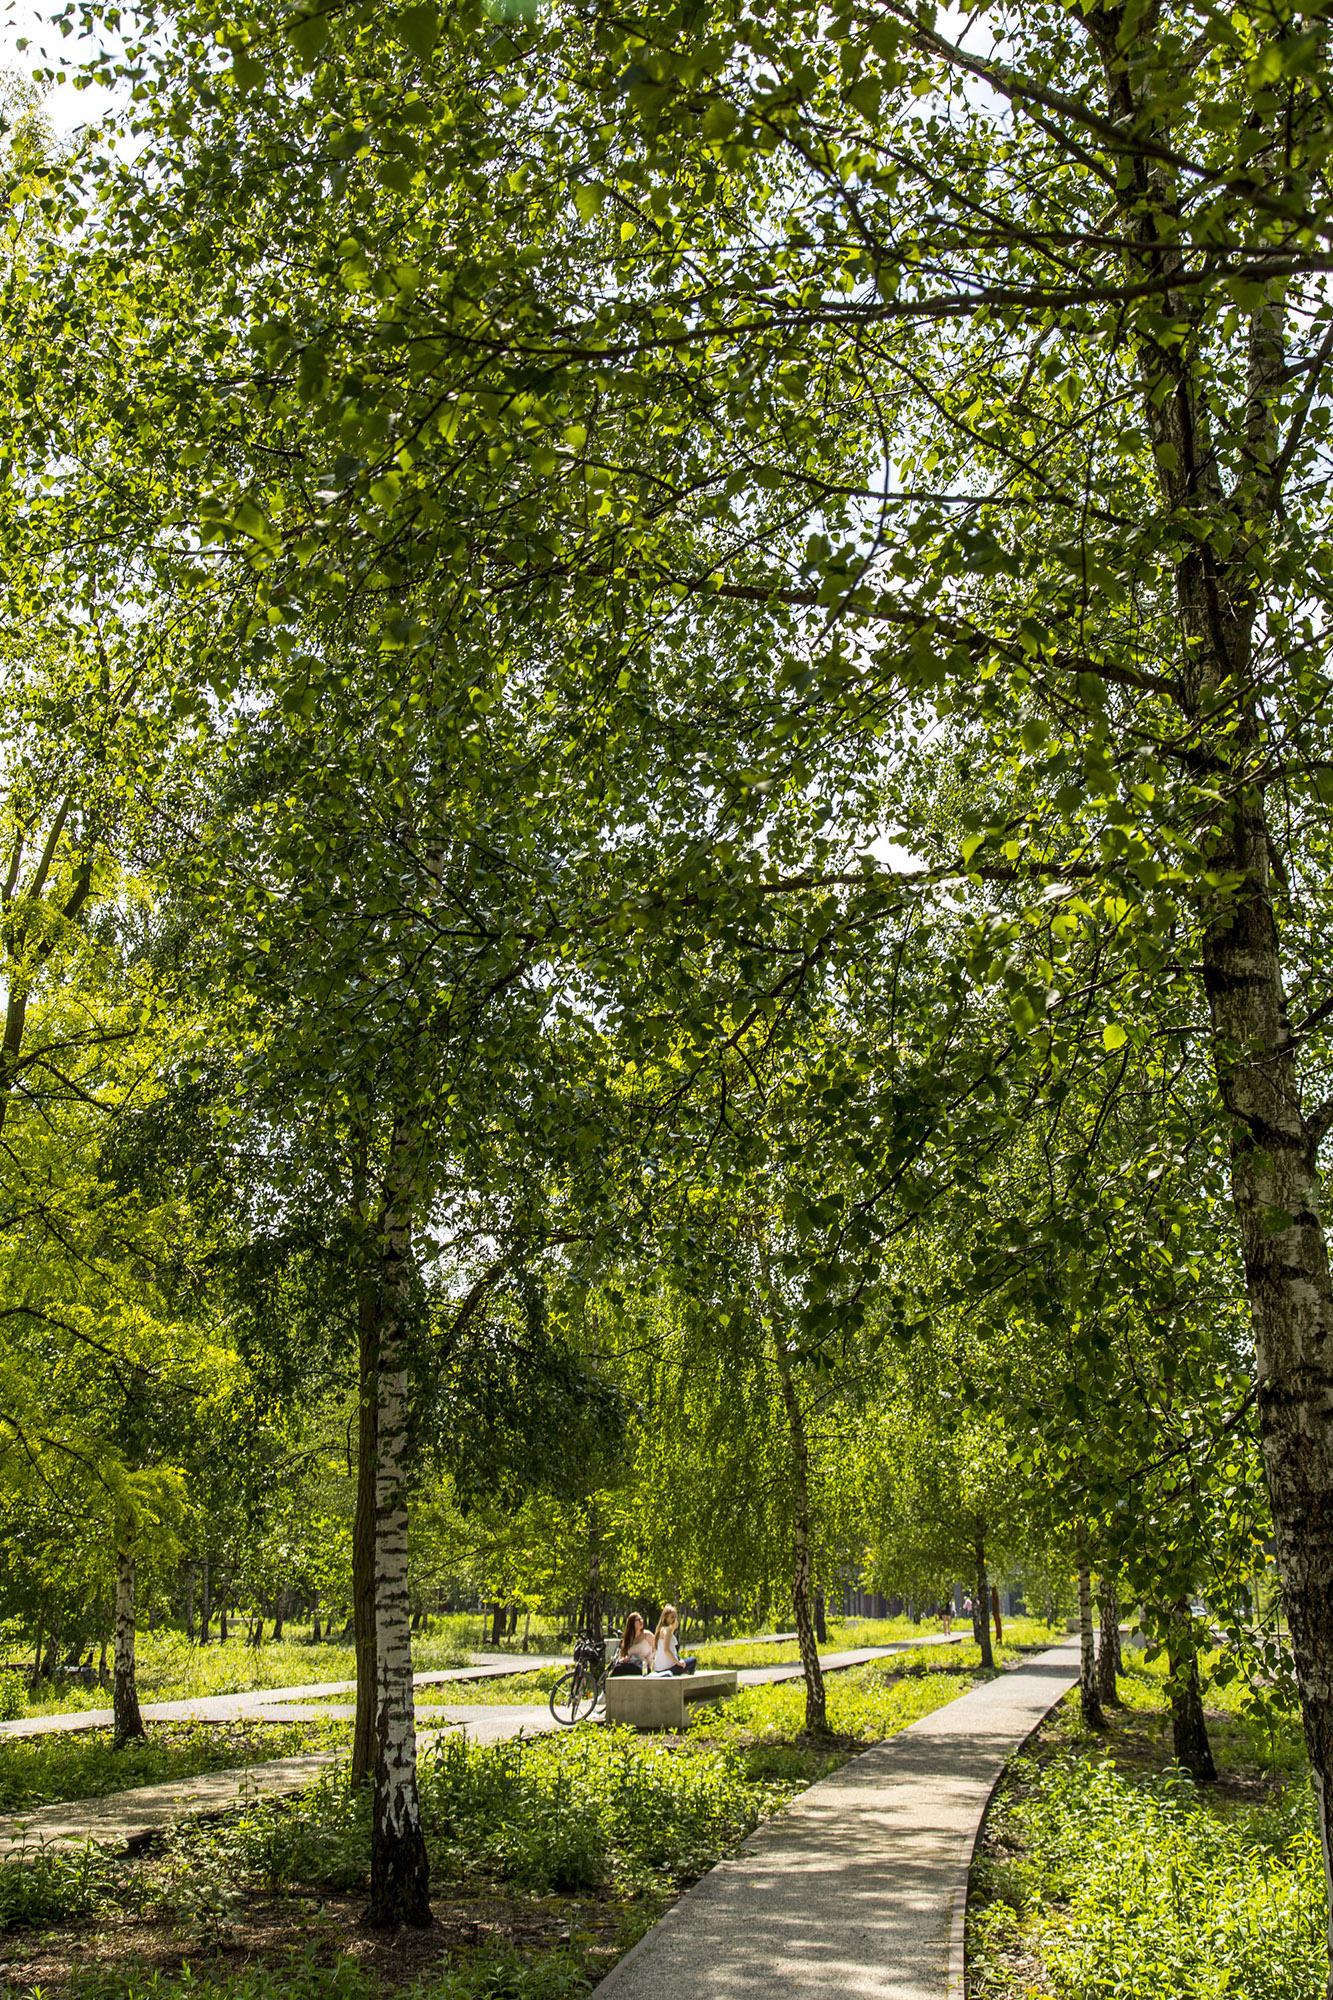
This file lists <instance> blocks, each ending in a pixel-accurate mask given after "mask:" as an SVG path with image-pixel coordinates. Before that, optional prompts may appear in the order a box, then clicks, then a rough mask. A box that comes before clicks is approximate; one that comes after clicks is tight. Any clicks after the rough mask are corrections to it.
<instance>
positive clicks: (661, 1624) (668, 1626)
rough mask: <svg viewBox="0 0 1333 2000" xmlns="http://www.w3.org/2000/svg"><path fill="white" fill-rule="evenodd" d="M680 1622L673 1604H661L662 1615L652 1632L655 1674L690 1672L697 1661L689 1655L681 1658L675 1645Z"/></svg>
mask: <svg viewBox="0 0 1333 2000" xmlns="http://www.w3.org/2000/svg"><path fill="white" fill-rule="evenodd" d="M679 1623H680V1618H679V1615H678V1613H677V1611H676V1607H675V1605H674V1604H664V1605H663V1606H662V1616H661V1618H660V1620H659V1621H658V1626H657V1630H656V1632H655V1633H654V1634H653V1672H654V1673H655V1674H692V1673H693V1672H694V1669H695V1666H696V1665H697V1662H696V1661H695V1659H694V1658H693V1656H691V1657H690V1658H689V1659H685V1660H682V1659H681V1657H680V1650H679V1648H678V1647H677V1645H676V1627H677V1625H679Z"/></svg>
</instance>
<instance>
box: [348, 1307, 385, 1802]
mask: <svg viewBox="0 0 1333 2000" xmlns="http://www.w3.org/2000/svg"><path fill="white" fill-rule="evenodd" d="M377 1294H378V1285H377V1283H376V1281H375V1278H374V1276H373V1275H372V1274H371V1273H370V1272H365V1273H364V1274H363V1276H362V1279H361V1283H360V1288H359V1293H358V1298H357V1378H358V1395H359V1405H358V1417H357V1450H356V1514H355V1518H354V1520H353V1523H352V1632H353V1637H354V1640H355V1644H356V1722H355V1725H354V1727H353V1733H352V1783H353V1784H354V1785H361V1784H367V1783H369V1781H370V1778H371V1776H372V1774H373V1772H374V1770H375V1753H376V1735H375V1716H376V1708H377V1705H378V1700H379V1696H378V1683H377V1679H376V1666H375V1478H376V1470H375V1469H376V1461H377V1457H378V1432H379V1412H378V1405H379V1373H380V1346H379V1302H378V1296H377Z"/></svg>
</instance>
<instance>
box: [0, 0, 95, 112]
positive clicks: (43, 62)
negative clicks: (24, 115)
mask: <svg viewBox="0 0 1333 2000" xmlns="http://www.w3.org/2000/svg"><path fill="white" fill-rule="evenodd" d="M54 13H55V5H54V0H51V4H49V5H45V6H44V5H41V4H38V0H0V69H6V70H17V71H18V72H19V73H20V74H21V75H23V76H31V75H32V74H33V72H34V71H35V70H44V69H48V68H50V69H62V70H64V72H65V74H66V76H67V77H68V78H73V77H74V76H76V75H77V74H78V71H79V68H80V65H81V64H83V63H86V62H87V61H88V60H89V58H90V57H91V56H93V55H95V54H96V45H95V44H91V43H89V42H87V41H84V40H81V39H80V38H79V37H78V36H76V35H61V34H60V33H59V31H58V30H57V29H56V28H55V27H54V26H53V25H52V20H53V16H54ZM25 36H26V37H27V38H28V42H29V47H28V48H26V49H20V48H19V46H18V44H19V42H20V41H21V40H22V39H23V38H24V37H25ZM110 102H111V93H110V92H109V91H106V90H102V89H99V88H97V87H95V86H94V87H90V88H89V89H87V90H76V89H75V87H74V84H73V82H72V81H67V82H65V83H58V84H56V85H55V86H54V87H53V88H52V89H51V90H50V91H49V92H48V94H47V98H46V104H45V108H46V113H47V116H48V117H49V118H50V120H51V123H52V125H53V126H54V127H55V129H56V131H57V132H61V133H70V132H72V131H74V129H75V127H76V126H79V125H87V124H89V123H90V122H91V121H92V120H94V119H96V118H98V117H100V116H101V114H102V112H103V111H105V110H106V108H107V106H108V104H109V103H110Z"/></svg>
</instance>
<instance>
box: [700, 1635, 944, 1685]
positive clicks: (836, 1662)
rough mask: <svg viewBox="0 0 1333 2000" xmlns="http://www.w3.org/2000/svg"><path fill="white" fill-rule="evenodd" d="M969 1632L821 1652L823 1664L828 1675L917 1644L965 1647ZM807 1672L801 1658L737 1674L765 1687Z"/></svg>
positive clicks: (742, 1681)
mask: <svg viewBox="0 0 1333 2000" xmlns="http://www.w3.org/2000/svg"><path fill="white" fill-rule="evenodd" d="M964 1636H966V1637H967V1638H969V1639H970V1638H971V1636H972V1634H971V1633H970V1632H968V1633H967V1634H966V1635H964V1634H963V1633H962V1632H955V1633H953V1634H952V1635H951V1637H949V1638H947V1639H946V1638H945V1636H944V1634H943V1633H942V1632H933V1633H930V1634H928V1635H927V1636H926V1637H925V1638H923V1639H896V1640H894V1642H893V1643H892V1645H888V1646H861V1647H859V1648H858V1649H857V1650H856V1651H855V1652H851V1653H821V1654H820V1656H819V1664H820V1665H821V1666H822V1667H823V1669H824V1672H825V1673H826V1674H836V1673H839V1672H841V1670H842V1669H843V1668H844V1667H864V1666H868V1665H869V1663H870V1662H871V1660H886V1659H888V1658H889V1657H890V1656H891V1655H892V1654H894V1653H910V1652H911V1651H912V1649H913V1648H914V1647H916V1646H961V1645H962V1643H963V1639H964ZM804 1673H805V1669H804V1667H802V1665H801V1663H800V1661H799V1660H795V1661H793V1662H791V1663H790V1664H788V1665H786V1666H779V1667H738V1668H737V1669H736V1676H737V1679H738V1680H739V1682H740V1685H741V1686H742V1687H763V1686H764V1684H765V1683H766V1682H773V1681H799V1680H800V1679H801V1678H802V1676H803V1675H804Z"/></svg>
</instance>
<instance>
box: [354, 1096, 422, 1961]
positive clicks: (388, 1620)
mask: <svg viewBox="0 0 1333 2000" xmlns="http://www.w3.org/2000/svg"><path fill="white" fill-rule="evenodd" d="M412 1192H413V1185H412V1175H411V1149H410V1148H409V1146H408V1144H407V1141H406V1135H405V1134H404V1133H403V1132H402V1129H401V1128H400V1127H396V1128H395V1131H394V1135H393V1139H392V1141H391V1142H390V1152H389V1163H388V1186H387V1192H386V1199H385V1213H384V1224H383V1228H384V1262H383V1271H382V1288H381V1293H380V1315H379V1370H378V1373H379V1394H378V1397H377V1401H376V1439H375V1443H376V1451H375V1683H376V1693H377V1696H378V1701H377V1706H376V1730H375V1734H376V1756H375V1800H374V1816H373V1820H372V1825H371V1845H370V1906H369V1909H368V1910H367V1913H366V1915H367V1921H368V1922H369V1923H371V1924H372V1925H374V1926H376V1927H377V1928H383V1929H390V1928H396V1927H397V1926H398V1925H400V1924H428V1923H429V1922H430V1862H429V1859H428V1857H427V1854H426V1840H425V1835H424V1834H423V1832H422V1829H421V1802H420V1799H419V1797H418V1793H417V1737H416V1716H415V1710H414V1705H413V1693H412V1632H411V1604H410V1601H409V1597H408V1578H407V1359H406V1351H405V1335H406V1331H407V1317H408V1313H409V1311H410V1284H411V1257H412Z"/></svg>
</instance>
